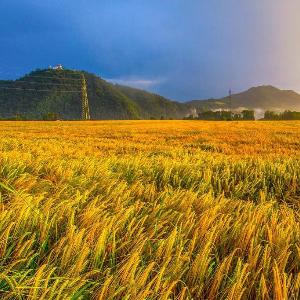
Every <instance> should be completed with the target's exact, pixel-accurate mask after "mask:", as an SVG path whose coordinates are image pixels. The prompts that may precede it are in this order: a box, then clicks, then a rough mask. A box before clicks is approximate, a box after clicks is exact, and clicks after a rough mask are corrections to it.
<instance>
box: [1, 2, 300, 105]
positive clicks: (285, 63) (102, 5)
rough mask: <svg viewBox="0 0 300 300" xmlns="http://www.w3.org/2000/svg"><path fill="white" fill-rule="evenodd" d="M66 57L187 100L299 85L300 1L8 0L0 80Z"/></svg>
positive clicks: (70, 62)
mask: <svg viewBox="0 0 300 300" xmlns="http://www.w3.org/2000/svg"><path fill="white" fill-rule="evenodd" d="M58 63H61V64H63V65H65V66H66V67H68V68H75V69H80V70H86V71H89V72H92V73H95V74H98V75H100V76H101V77H103V78H106V79H109V80H112V81H114V82H119V83H122V84H128V85H131V86H136V87H139V88H143V89H147V90H150V91H154V92H156V93H160V94H162V95H164V96H167V97H170V98H173V99H177V100H182V101H184V100H188V99H201V98H203V99H204V98H210V97H219V96H223V95H226V94H227V93H228V90H229V88H231V89H232V90H233V91H235V92H238V91H242V90H244V89H247V88H249V87H251V86H256V85H261V84H272V85H275V86H278V87H280V88H286V89H294V90H296V91H299V92H300V1H299V0H243V1H241V0H89V1H86V0H43V1H41V0H1V1H0V79H7V78H10V79H14V78H17V77H18V76H21V75H23V74H24V73H26V72H29V71H31V70H32V69H35V68H43V67H47V66H49V65H55V64H58Z"/></svg>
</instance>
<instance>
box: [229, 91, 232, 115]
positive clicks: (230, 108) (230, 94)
mask: <svg viewBox="0 0 300 300" xmlns="http://www.w3.org/2000/svg"><path fill="white" fill-rule="evenodd" d="M229 110H230V119H231V120H232V91H231V89H229Z"/></svg>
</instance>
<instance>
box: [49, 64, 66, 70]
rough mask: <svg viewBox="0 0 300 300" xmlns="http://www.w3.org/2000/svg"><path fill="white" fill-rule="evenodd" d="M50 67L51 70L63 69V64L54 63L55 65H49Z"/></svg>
mask: <svg viewBox="0 0 300 300" xmlns="http://www.w3.org/2000/svg"><path fill="white" fill-rule="evenodd" d="M50 69H52V70H63V69H64V67H63V65H56V66H55V67H50Z"/></svg>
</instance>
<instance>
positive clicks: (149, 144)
mask: <svg viewBox="0 0 300 300" xmlns="http://www.w3.org/2000/svg"><path fill="white" fill-rule="evenodd" d="M299 222H300V122H203V121H120V122H118V121H99V122H92V121H91V122H0V298H1V299H36V300H38V299H45V300H49V299H73V300H75V299H102V300H106V299H107V300H113V299H128V300H129V299H133V300H142V299H160V300H168V299H177V300H183V299H224V300H225V299H232V300H238V299H270V300H272V299H275V300H282V299H299V298H300V223H299Z"/></svg>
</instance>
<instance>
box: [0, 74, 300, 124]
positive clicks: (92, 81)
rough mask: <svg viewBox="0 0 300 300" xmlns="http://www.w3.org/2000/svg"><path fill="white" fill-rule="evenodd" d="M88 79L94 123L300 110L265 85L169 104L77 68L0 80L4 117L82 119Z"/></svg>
mask: <svg viewBox="0 0 300 300" xmlns="http://www.w3.org/2000/svg"><path fill="white" fill-rule="evenodd" d="M82 75H84V77H85V79H86V82H87V91H88V98H89V105H90V115H91V118H92V119H94V120H103V119H120V120H121V119H182V118H184V117H186V116H188V115H190V114H192V113H193V114H195V113H197V112H200V111H205V110H217V109H224V110H226V109H230V108H232V109H234V110H238V109H254V110H255V109H260V110H262V111H265V110H275V111H278V110H281V111H283V110H298V111H299V110H300V95H299V94H297V93H295V92H293V91H284V90H279V89H277V88H275V87H272V86H261V87H255V88H251V89H249V90H247V91H246V92H243V93H239V94H235V95H232V100H231V102H230V101H229V97H225V98H222V99H210V100H194V101H190V102H186V103H180V102H176V101H171V100H169V99H166V98H164V97H162V96H159V95H156V94H153V93H149V92H146V91H143V90H139V89H135V88H131V87H127V86H121V85H115V84H112V83H109V82H107V81H105V80H103V79H102V78H100V77H98V76H96V75H93V74H90V73H87V72H84V71H73V70H52V69H47V70H36V71H33V72H31V73H30V74H27V75H25V76H24V77H22V78H20V79H18V80H15V81H10V80H0V119H7V118H16V117H19V118H21V119H24V118H25V119H43V118H44V119H45V118H46V119H47V118H48V117H49V116H50V118H51V116H54V118H59V119H64V120H76V119H80V118H81V82H82V81H81V80H82Z"/></svg>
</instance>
